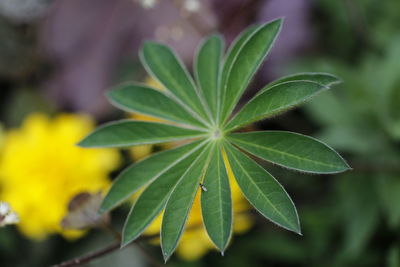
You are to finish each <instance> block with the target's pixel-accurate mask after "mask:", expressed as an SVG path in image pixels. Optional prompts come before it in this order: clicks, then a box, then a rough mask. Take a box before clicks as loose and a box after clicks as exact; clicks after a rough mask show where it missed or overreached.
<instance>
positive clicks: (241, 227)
mask: <svg viewBox="0 0 400 267" xmlns="http://www.w3.org/2000/svg"><path fill="white" fill-rule="evenodd" d="M145 83H146V84H147V85H149V86H151V87H153V88H157V89H160V90H164V89H163V87H162V85H161V84H160V83H158V82H157V81H155V80H154V79H151V78H147V79H146V80H145ZM131 117H132V118H134V119H138V120H147V121H160V120H159V119H157V118H154V117H150V116H145V115H141V114H132V115H131ZM166 146H169V147H171V146H173V144H167V145H166ZM152 151H153V146H152V145H145V146H137V147H133V148H132V149H131V154H132V157H133V159H134V160H138V159H141V158H144V157H146V156H148V155H149V154H150V153H151V152H152ZM228 176H229V180H230V184H231V191H232V202H233V209H234V222H233V232H234V233H236V234H239V233H243V232H246V231H247V230H248V229H249V228H250V227H251V226H252V224H253V223H252V219H251V217H250V215H248V214H246V213H245V211H247V210H248V209H249V208H250V206H249V204H248V202H247V201H246V200H245V198H244V197H243V194H242V193H241V191H240V188H239V186H238V185H237V183H236V181H235V179H234V176H233V173H232V172H231V171H229V172H228ZM200 192H201V189H200V188H199V193H198V194H197V195H196V198H195V201H194V203H193V207H192V210H191V212H190V215H189V218H188V221H187V224H186V231H185V232H184V234H183V236H182V239H181V241H180V242H179V245H178V248H177V254H178V256H179V257H181V258H182V259H184V260H188V261H190V260H196V259H198V258H200V257H202V256H204V255H205V254H206V253H207V252H208V251H209V250H210V249H214V248H215V246H214V245H213V243H212V242H211V240H210V238H209V237H208V235H207V232H206V230H205V228H204V226H203V219H202V215H201V204H200V194H201V193H200ZM161 222H162V214H160V215H159V216H158V217H157V218H156V219H155V220H154V222H153V223H152V224H150V226H149V228H147V230H146V232H145V233H144V234H147V235H154V234H157V233H159V232H160V227H161ZM156 242H158V241H157V240H156Z"/></svg>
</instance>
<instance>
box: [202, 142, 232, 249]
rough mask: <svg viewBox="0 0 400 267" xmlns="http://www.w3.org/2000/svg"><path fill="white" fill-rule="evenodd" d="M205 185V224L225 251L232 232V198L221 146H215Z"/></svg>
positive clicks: (211, 237) (215, 242)
mask: <svg viewBox="0 0 400 267" xmlns="http://www.w3.org/2000/svg"><path fill="white" fill-rule="evenodd" d="M203 186H204V187H205V189H206V190H207V191H202V192H201V211H202V215H203V221H204V226H205V228H206V230H207V233H208V235H209V237H210V239H211V240H212V241H213V243H214V244H215V245H216V246H217V248H218V249H219V250H220V251H222V252H223V251H224V250H225V249H226V247H227V245H228V242H229V239H230V237H231V234H232V199H231V190H230V186H229V180H228V175H227V171H226V169H225V166H224V162H223V158H222V154H221V149H220V147H219V146H216V147H215V151H214V154H213V156H212V158H211V161H210V164H209V166H208V169H207V171H206V173H205V175H204V180H203Z"/></svg>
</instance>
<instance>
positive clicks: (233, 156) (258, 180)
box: [225, 144, 300, 234]
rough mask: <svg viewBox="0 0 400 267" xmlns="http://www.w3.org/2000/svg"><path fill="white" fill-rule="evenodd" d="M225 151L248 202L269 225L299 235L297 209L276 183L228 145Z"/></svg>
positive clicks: (250, 160)
mask: <svg viewBox="0 0 400 267" xmlns="http://www.w3.org/2000/svg"><path fill="white" fill-rule="evenodd" d="M225 149H226V153H227V156H228V160H229V163H230V166H231V168H232V171H233V174H234V176H235V179H236V181H237V183H238V185H239V187H240V189H241V190H242V192H243V194H244V196H245V197H246V198H247V200H248V201H249V202H250V203H251V204H252V205H253V206H254V207H255V208H256V209H257V210H258V211H259V212H260V213H261V214H262V215H264V216H265V217H266V218H268V219H269V220H271V221H272V222H274V223H276V224H277V225H279V226H281V227H283V228H285V229H288V230H290V231H293V232H296V233H298V234H300V222H299V218H298V215H297V211H296V208H295V206H294V204H293V201H292V200H291V199H290V197H289V195H288V194H287V193H286V191H285V189H283V187H282V186H281V185H280V184H279V183H278V181H276V180H275V178H274V177H273V176H272V175H271V174H269V173H268V172H267V171H266V170H264V169H263V168H262V167H261V166H260V165H258V164H257V163H256V162H254V161H253V160H252V159H250V158H249V157H247V156H246V155H244V154H243V153H242V152H240V151H239V150H237V149H236V148H234V147H233V146H232V145H230V144H227V145H226V146H225Z"/></svg>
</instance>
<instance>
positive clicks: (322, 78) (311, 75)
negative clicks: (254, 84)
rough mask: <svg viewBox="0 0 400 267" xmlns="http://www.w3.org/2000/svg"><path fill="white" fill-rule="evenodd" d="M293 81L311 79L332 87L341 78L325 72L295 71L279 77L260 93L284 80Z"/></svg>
mask: <svg viewBox="0 0 400 267" xmlns="http://www.w3.org/2000/svg"><path fill="white" fill-rule="evenodd" d="M291 81H310V82H315V83H319V84H321V85H323V86H325V87H330V86H332V85H335V84H338V83H340V82H341V80H340V79H339V78H338V77H336V76H335V75H332V74H329V73H323V72H302V73H295V74H291V75H288V76H284V77H282V78H279V79H278V80H276V81H273V82H271V83H270V84H268V85H267V86H266V87H264V88H263V89H261V90H260V92H259V93H258V94H260V93H262V92H264V91H266V90H268V89H269V88H271V87H273V86H275V85H277V84H280V83H284V82H291Z"/></svg>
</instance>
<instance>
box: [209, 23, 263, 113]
mask: <svg viewBox="0 0 400 267" xmlns="http://www.w3.org/2000/svg"><path fill="white" fill-rule="evenodd" d="M259 27H260V25H253V26H250V27H248V28H247V29H246V30H244V31H243V32H242V33H241V34H240V35H239V36H238V37H237V38H236V39H235V40H234V41H233V44H232V45H231V46H230V47H229V50H228V52H227V56H226V58H225V60H224V65H223V68H222V72H221V78H220V81H219V85H218V92H217V95H218V99H217V107H218V109H217V112H220V109H221V105H222V103H221V102H222V98H223V96H224V95H225V84H226V80H227V78H228V74H229V72H230V70H231V69H232V65H233V63H234V60H235V59H236V57H237V55H238V53H239V51H240V49H241V48H242V46H243V44H244V43H245V42H246V41H247V39H249V37H250V36H251V35H252V34H253V33H254V32H255V31H256V30H257V29H258V28H259ZM217 119H219V114H218V117H217Z"/></svg>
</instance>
